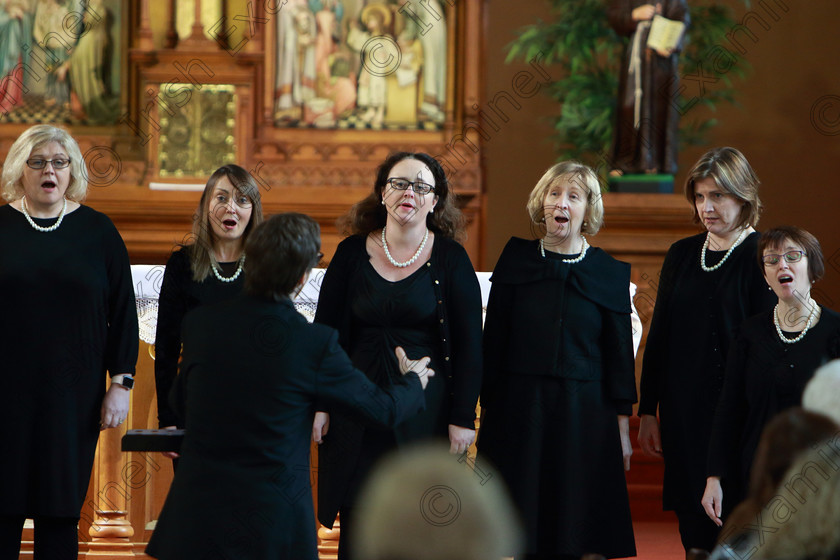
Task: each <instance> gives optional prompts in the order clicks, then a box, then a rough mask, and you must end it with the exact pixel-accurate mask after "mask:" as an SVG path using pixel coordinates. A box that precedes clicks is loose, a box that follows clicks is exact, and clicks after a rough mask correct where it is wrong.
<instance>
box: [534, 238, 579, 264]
mask: <svg viewBox="0 0 840 560" xmlns="http://www.w3.org/2000/svg"><path fill="white" fill-rule="evenodd" d="M580 238H581V244H580V255H578V256H577V257H575V258H573V259H560V260H561V261H563V262H564V263H569V264H575V263H579V262H580V261H582V260H583V258H584V257H585V256H586V251H587V250H588V249H589V243H587V241H586V238H585V237H584V236H582V235H581V236H580ZM540 255H541V256H542V258H545V241H544V240H542V239H540Z"/></svg>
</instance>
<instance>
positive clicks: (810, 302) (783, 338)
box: [773, 297, 819, 344]
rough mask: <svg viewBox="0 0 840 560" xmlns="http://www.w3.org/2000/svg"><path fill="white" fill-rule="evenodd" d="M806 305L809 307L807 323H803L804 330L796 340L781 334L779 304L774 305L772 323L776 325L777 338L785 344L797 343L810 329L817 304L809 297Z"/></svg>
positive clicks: (815, 314)
mask: <svg viewBox="0 0 840 560" xmlns="http://www.w3.org/2000/svg"><path fill="white" fill-rule="evenodd" d="M808 305H809V306H810V307H811V311H810V313H808V322H807V323H805V328H804V329H802V332H801V333H799V336H797V337H796V338H788V337H786V336H785V335H784V333H782V326H781V325H780V324H779V304H778V303H777V304H776V307H774V308H773V323H774V324H775V325H776V332H777V333H778V334H779V338H780V339H781V341H782V342H784V343H785V344H793V343H794V342H799V341H800V340H802V339H803V338H804V337H805V335H806V334H807V333H808V330H809V329H810V328H811V325H812V324H813V322H814V317H816V316H817V309H819V308H818V307H817V302H816V301H814V300H812V299H811V298H810V297H809V298H808Z"/></svg>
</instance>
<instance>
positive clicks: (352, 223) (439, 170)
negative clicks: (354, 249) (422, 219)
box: [338, 152, 465, 239]
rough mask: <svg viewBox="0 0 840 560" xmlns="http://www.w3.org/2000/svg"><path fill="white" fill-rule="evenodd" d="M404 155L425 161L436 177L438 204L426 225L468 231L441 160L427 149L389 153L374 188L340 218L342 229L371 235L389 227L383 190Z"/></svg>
mask: <svg viewBox="0 0 840 560" xmlns="http://www.w3.org/2000/svg"><path fill="white" fill-rule="evenodd" d="M404 159H416V160H417V161H421V162H423V163H424V164H425V165H426V166H427V167H428V168H429V170H430V171H431V172H432V176H433V177H434V178H435V196H437V204H436V205H435V211H434V213H432V212H430V213H429V214H428V215H427V216H426V225H427V226H428V228H429V229H430V230H432V231H433V232H435V233H436V234H438V235H442V236H444V237H449V238H452V239H459V238H460V237H461V236H462V235H463V231H464V224H465V220H464V216H463V214H462V213H461V211H460V210H459V209H458V207H457V206H456V205H455V201H456V196H455V193H454V192H452V191H450V189H449V181H448V180H447V178H446V173H444V171H443V167H441V165H440V163H439V162H438V161H437V160H436V159H435V158H433V157H432V156H430V155H429V154H425V153H423V152H394V153H392V154H391V155H389V156H388V157H387V158H386V159H385V161H384V162H382V165H380V166H379V168H378V169H377V170H376V182H375V183H374V184H373V192H371V193H370V195H368V196H367V197H365V198H364V199H363V200H361V201H360V202H357V203H356V204H354V205H353V207H352V208H351V209H350V211H349V212H348V213H347V214H346V215H344V216H343V217H342V218H340V219H339V222H338V226H339V230H340V231H342V232H344V233H345V234H347V235H354V234H361V235H368V234H369V233H371V232H372V231H376V230H378V229H382V228H383V227H385V222H386V219H387V217H388V213H387V210H386V208H385V206H383V205H382V193H383V191H384V190H385V185H386V182H387V181H388V175H390V173H391V169H393V167H394V166H395V165H396V164H398V163H399V162H401V161H402V160H404Z"/></svg>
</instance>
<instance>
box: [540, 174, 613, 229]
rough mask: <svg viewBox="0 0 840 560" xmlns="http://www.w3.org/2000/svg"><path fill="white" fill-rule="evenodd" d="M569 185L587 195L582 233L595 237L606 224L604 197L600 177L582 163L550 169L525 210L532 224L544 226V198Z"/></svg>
mask: <svg viewBox="0 0 840 560" xmlns="http://www.w3.org/2000/svg"><path fill="white" fill-rule="evenodd" d="M561 181H568V182H569V183H571V184H573V185H576V186H578V187H581V188H583V190H585V191H586V213H585V214H584V217H583V226H582V227H581V233H587V234H589V235H595V234H596V233H598V230H600V229H601V226H602V225H603V224H604V201H603V200H602V196H601V183H600V182H599V181H598V175H596V174H595V171H593V170H592V168H591V167H589V166H588V165H584V164H582V163H580V162H579V161H572V160H570V161H564V162H561V163H557V164H555V165H553V166H551V167H550V168H549V169H548V171H546V172H545V173H544V174H543V176H542V177H541V178H540V180H539V181H537V185H536V186H535V187H534V189H533V190H532V191H531V194H530V195H529V196H528V204H527V205H526V206H525V207H526V208H527V210H528V215H529V216H530V217H531V221H532V222H534V223H535V224H539V223H543V222H545V210H544V209H543V204H544V203H545V195H546V194H547V193H548V191H549V189H551V187H553V186H555V185H556V184H558V183H560V182H561Z"/></svg>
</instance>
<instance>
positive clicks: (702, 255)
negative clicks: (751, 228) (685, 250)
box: [700, 229, 748, 272]
mask: <svg viewBox="0 0 840 560" xmlns="http://www.w3.org/2000/svg"><path fill="white" fill-rule="evenodd" d="M747 233H748V230H746V229H745V230H744V231H742V232H741V235H739V236H738V239H736V240H735V243H733V244H732V246H731V247H730V248H729V250H728V251H726V254H725V255H723V258H722V259H720V262H719V263H717V264H716V265H715V266H706V249H708V247H709V236H710V235H711V234H709V233H707V234H706V241H704V242H703V250H702V251H700V268H702V269H703V270H704V271H706V272H712V271H714V270H717V269H719V268H720V267H721V266H723V263H725V262H726V259H728V258H729V255H731V254H732V251H734V250H735V247H737V246H738V245H740V244H741V241H743V240H744V238H745V237H746V236H747Z"/></svg>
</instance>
